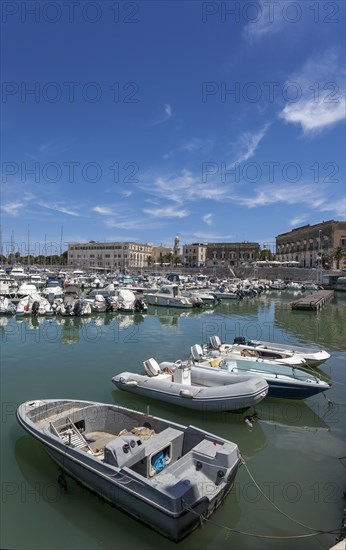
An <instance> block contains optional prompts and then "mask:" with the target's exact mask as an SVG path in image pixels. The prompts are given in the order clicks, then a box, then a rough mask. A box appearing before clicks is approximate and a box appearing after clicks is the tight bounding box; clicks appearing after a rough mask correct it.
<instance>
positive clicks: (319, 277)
mask: <svg viewBox="0 0 346 550" xmlns="http://www.w3.org/2000/svg"><path fill="white" fill-rule="evenodd" d="M321 235H322V229H319V231H318V254H317V280H318V282H319V283H322V247H321Z"/></svg>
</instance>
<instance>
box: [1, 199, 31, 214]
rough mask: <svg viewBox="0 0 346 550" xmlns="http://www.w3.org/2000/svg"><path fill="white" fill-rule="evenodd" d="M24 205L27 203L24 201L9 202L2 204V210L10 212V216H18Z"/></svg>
mask: <svg viewBox="0 0 346 550" xmlns="http://www.w3.org/2000/svg"><path fill="white" fill-rule="evenodd" d="M24 206H26V203H24V202H9V203H7V204H3V205H2V206H1V210H3V212H5V213H6V214H9V216H18V214H19V213H20V211H21V209H22V208H24Z"/></svg>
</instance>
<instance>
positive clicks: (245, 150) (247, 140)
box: [231, 123, 270, 165]
mask: <svg viewBox="0 0 346 550" xmlns="http://www.w3.org/2000/svg"><path fill="white" fill-rule="evenodd" d="M269 126H270V124H269V123H267V124H265V125H264V126H263V128H261V129H260V130H259V131H258V132H255V133H250V132H244V133H243V134H242V135H241V136H240V138H239V139H238V140H237V142H236V144H235V149H236V153H235V158H234V160H233V161H232V163H231V164H232V165H233V164H235V163H237V162H238V163H241V162H245V161H246V160H249V159H250V158H251V157H253V156H254V154H255V152H256V150H257V148H258V146H259V144H260V143H261V141H262V139H263V138H264V136H265V135H266V133H267V130H268V128H269Z"/></svg>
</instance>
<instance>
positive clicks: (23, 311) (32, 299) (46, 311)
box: [16, 291, 54, 316]
mask: <svg viewBox="0 0 346 550" xmlns="http://www.w3.org/2000/svg"><path fill="white" fill-rule="evenodd" d="M31 314H32V315H53V314H54V309H53V307H52V304H51V303H50V302H49V301H48V300H47V299H46V298H44V297H43V296H41V295H40V294H39V293H38V292H37V291H36V294H30V295H28V296H25V297H24V298H22V299H21V300H20V301H19V302H18V304H17V306H16V316H20V315H31Z"/></svg>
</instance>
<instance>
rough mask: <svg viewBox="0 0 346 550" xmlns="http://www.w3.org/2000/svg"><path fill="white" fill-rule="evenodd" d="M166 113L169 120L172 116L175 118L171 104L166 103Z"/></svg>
mask: <svg viewBox="0 0 346 550" xmlns="http://www.w3.org/2000/svg"><path fill="white" fill-rule="evenodd" d="M165 113H166V115H167V117H168V118H170V117H171V116H173V111H172V107H171V105H170V104H169V103H166V104H165Z"/></svg>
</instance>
